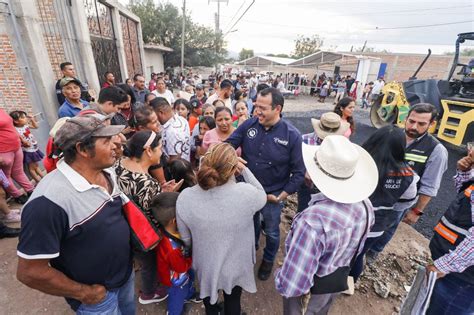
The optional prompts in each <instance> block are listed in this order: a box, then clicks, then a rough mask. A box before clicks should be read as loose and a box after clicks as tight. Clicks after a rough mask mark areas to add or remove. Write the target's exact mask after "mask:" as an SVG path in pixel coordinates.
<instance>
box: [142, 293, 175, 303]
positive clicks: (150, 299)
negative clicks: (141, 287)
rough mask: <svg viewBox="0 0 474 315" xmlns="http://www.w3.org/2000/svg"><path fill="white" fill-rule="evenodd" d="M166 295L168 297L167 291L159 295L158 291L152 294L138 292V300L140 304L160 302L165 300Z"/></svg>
mask: <svg viewBox="0 0 474 315" xmlns="http://www.w3.org/2000/svg"><path fill="white" fill-rule="evenodd" d="M167 297H168V293H166V295H160V294H158V293H155V294H153V295H151V294H150V295H147V294H143V293H142V292H140V296H139V297H138V302H140V304H143V305H146V304H151V303H158V302H162V301H164V300H166V298H167Z"/></svg>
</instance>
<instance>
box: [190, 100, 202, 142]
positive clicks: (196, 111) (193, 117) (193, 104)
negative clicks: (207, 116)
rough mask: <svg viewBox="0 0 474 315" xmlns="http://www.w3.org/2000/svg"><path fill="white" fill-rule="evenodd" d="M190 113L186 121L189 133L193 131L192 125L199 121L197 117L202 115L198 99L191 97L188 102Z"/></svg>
mask: <svg viewBox="0 0 474 315" xmlns="http://www.w3.org/2000/svg"><path fill="white" fill-rule="evenodd" d="M189 105H190V108H191V113H190V114H189V118H188V123H189V130H190V131H191V134H192V133H193V130H194V127H195V126H196V124H197V123H198V121H199V117H200V116H201V115H202V107H201V105H199V100H198V99H192V100H191V101H190V102H189Z"/></svg>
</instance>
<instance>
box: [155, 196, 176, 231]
mask: <svg viewBox="0 0 474 315" xmlns="http://www.w3.org/2000/svg"><path fill="white" fill-rule="evenodd" d="M178 196H179V193H178V192H162V193H160V194H159V195H157V196H155V197H153V199H152V200H151V202H150V210H151V213H152V214H153V216H154V217H155V219H156V221H158V223H159V224H160V225H161V226H163V227H164V226H166V225H167V224H168V223H169V222H170V221H171V220H173V219H174V218H176V201H177V200H178Z"/></svg>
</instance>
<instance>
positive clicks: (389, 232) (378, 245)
mask: <svg viewBox="0 0 474 315" xmlns="http://www.w3.org/2000/svg"><path fill="white" fill-rule="evenodd" d="M408 210H409V209H406V210H403V211H394V212H395V213H396V217H395V218H393V221H392V222H391V224H389V225H388V226H387V228H386V229H385V232H384V233H383V235H381V236H380V237H378V238H377V240H376V241H375V242H374V243H373V244H372V248H370V251H371V252H375V253H381V252H382V251H383V249H384V248H385V246H386V245H387V244H388V242H390V240H391V239H392V237H393V235H395V231H396V230H397V228H398V226H399V225H400V222H402V219H403V218H404V217H405V214H406V213H407V212H408Z"/></svg>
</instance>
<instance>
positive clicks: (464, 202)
mask: <svg viewBox="0 0 474 315" xmlns="http://www.w3.org/2000/svg"><path fill="white" fill-rule="evenodd" d="M467 185H468V186H467V188H466V189H464V190H461V191H460V192H459V193H458V195H457V196H456V199H455V200H453V202H451V204H450V205H449V208H448V210H446V212H445V213H444V215H443V216H442V217H441V219H440V221H439V222H438V224H437V225H436V226H435V228H434V231H435V233H434V235H433V238H432V239H431V242H430V250H431V256H432V258H433V260H436V259H438V258H439V257H441V256H443V255H445V254H447V253H449V251H450V250H454V249H455V248H456V247H457V246H458V245H459V243H461V242H462V241H463V240H464V238H465V237H466V236H467V235H468V234H469V231H468V230H469V229H470V228H471V227H473V226H474V222H473V220H472V208H471V198H472V197H471V196H472V194H474V180H471V181H470V182H468V183H467ZM452 275H453V276H455V277H459V278H461V279H462V280H464V281H466V282H469V283H471V284H474V266H471V267H469V268H467V269H466V270H464V272H462V273H452Z"/></svg>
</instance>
